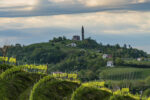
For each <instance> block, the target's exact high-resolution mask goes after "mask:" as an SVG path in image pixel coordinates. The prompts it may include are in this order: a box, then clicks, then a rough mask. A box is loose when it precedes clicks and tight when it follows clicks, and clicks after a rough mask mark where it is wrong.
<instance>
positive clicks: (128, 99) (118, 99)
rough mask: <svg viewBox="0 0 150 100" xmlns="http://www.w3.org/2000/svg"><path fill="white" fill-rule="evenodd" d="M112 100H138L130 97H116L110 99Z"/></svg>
mask: <svg viewBox="0 0 150 100" xmlns="http://www.w3.org/2000/svg"><path fill="white" fill-rule="evenodd" d="M110 100H136V99H134V98H132V97H130V96H121V95H114V96H112V97H111V98H110Z"/></svg>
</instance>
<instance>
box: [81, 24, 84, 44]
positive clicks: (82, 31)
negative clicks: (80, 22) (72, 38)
mask: <svg viewBox="0 0 150 100" xmlns="http://www.w3.org/2000/svg"><path fill="white" fill-rule="evenodd" d="M81 33H82V41H83V40H84V27H83V26H82V30H81Z"/></svg>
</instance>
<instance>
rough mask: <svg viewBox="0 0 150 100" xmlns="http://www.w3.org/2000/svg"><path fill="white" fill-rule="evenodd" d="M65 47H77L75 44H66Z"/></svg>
mask: <svg viewBox="0 0 150 100" xmlns="http://www.w3.org/2000/svg"><path fill="white" fill-rule="evenodd" d="M66 46H68V47H69V46H70V47H77V44H76V43H70V44H68V45H66Z"/></svg>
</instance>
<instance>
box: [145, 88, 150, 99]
mask: <svg viewBox="0 0 150 100" xmlns="http://www.w3.org/2000/svg"><path fill="white" fill-rule="evenodd" d="M143 96H145V97H150V89H147V90H145V91H144V93H143Z"/></svg>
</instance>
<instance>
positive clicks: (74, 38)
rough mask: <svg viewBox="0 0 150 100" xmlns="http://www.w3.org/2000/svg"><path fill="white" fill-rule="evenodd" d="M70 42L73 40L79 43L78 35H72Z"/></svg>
mask: <svg viewBox="0 0 150 100" xmlns="http://www.w3.org/2000/svg"><path fill="white" fill-rule="evenodd" d="M72 40H75V41H80V36H78V35H74V36H73V38H72Z"/></svg>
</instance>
